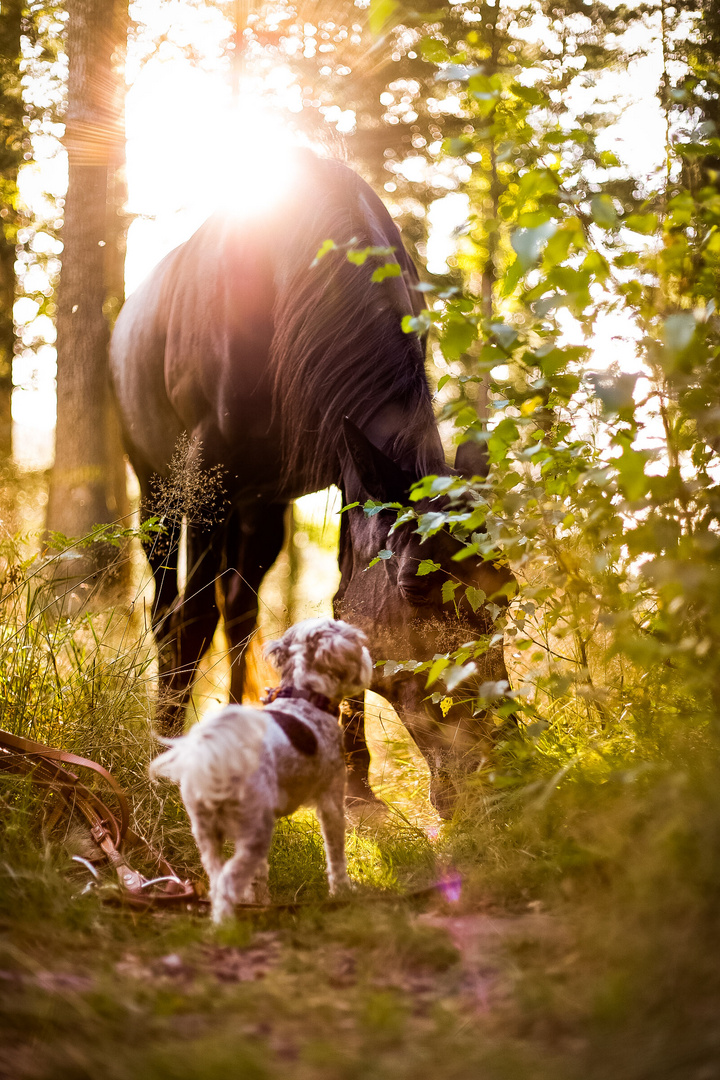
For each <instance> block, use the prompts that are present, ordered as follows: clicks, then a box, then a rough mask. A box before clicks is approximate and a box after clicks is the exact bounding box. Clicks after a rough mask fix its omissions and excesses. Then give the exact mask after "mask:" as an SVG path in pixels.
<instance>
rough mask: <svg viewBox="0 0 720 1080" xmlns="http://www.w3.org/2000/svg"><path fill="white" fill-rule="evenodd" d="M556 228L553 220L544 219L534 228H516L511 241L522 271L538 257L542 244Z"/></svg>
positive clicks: (534, 262)
mask: <svg viewBox="0 0 720 1080" xmlns="http://www.w3.org/2000/svg"><path fill="white" fill-rule="evenodd" d="M556 229H557V224H556V223H555V222H554V221H545V222H543V224H542V225H538V226H536V228H534V229H516V230H515V232H514V233H513V234H512V238H511V243H512V246H513V250H514V251H515V253H516V254H517V257H518V261H519V263H520V268H521V271H522V273H525V271H526V270H530V269H531V268H532V267H533V266H535V264H536V263H537V261H538V259H539V258H540V252H541V251H542V249H543V245H544V244H545V242H546V241H547V240H549V239H550V237H551V236H552V235H553V233H554V232H555V231H556Z"/></svg>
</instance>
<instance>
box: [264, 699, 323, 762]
mask: <svg viewBox="0 0 720 1080" xmlns="http://www.w3.org/2000/svg"><path fill="white" fill-rule="evenodd" d="M265 711H266V712H267V713H268V715H270V716H272V718H273V720H274V721H275V723H276V724H277V725H278V726H279V727H281V728H282V729H283V731H284V732H285V734H286V735H287V737H288V739H289V740H290V742H291V743H292V744H293V746H294V747H295V749H296V750H298V751H299V752H300V753H301V754H305V755H306V756H307V757H314V755H315V754H317V748H318V741H317V735H316V734H315V732H314V731H313V729H312V728H311V727H310V725H309V724H304V723H303V722H302V720H298V718H297V717H296V716H293V715H292V713H286V712H280V711H279V710H278V709H273V708H267V709H266V710H265Z"/></svg>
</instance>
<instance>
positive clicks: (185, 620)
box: [158, 525, 222, 734]
mask: <svg viewBox="0 0 720 1080" xmlns="http://www.w3.org/2000/svg"><path fill="white" fill-rule="evenodd" d="M221 537H222V529H221V528H216V529H214V530H212V531H210V530H208V529H201V528H198V527H196V526H193V525H188V527H187V538H186V551H187V581H186V584H185V589H184V590H183V595H182V598H181V599H180V600H179V601H178V603H177V604H176V605H175V607H174V609H173V611H172V612H171V614H170V617H169V620H168V621H169V634H168V636H169V637H170V638H171V640H172V649H170V650H168V658H172V659H173V660H174V665H173V666H172V667H171V668H169V667H161V671H160V701H159V702H158V725H159V726H160V728H161V730H162V732H163V734H179V733H182V729H183V726H184V719H185V706H186V704H187V700H188V697H189V695H190V689H191V687H192V682H193V679H194V677H195V671H196V669H197V666H198V664H199V662H200V660H201V659H202V657H203V656H204V654H205V653H206V652H207V650H208V649H209V648H210V644H211V642H212V639H213V635H214V633H215V627H216V626H217V621H218V616H219V611H218V606H217V602H216V599H215V579H216V577H217V575H218V572H219V569H220V552H221V547H222V543H221Z"/></svg>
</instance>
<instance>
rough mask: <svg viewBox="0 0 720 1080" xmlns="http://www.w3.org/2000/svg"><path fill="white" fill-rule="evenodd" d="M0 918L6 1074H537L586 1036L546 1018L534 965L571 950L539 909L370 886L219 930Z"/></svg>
mask: <svg viewBox="0 0 720 1080" xmlns="http://www.w3.org/2000/svg"><path fill="white" fill-rule="evenodd" d="M460 907H461V905H460ZM73 923H74V924H75V925H73ZM2 931H3V933H2V938H3V944H2V948H1V949H0V957H1V959H0V998H1V1000H2V1002H3V1005H2V1024H1V1025H0V1026H1V1027H2V1029H3V1030H4V1032H5V1034H4V1036H3V1041H4V1043H5V1046H4V1049H3V1052H2V1055H1V1060H0V1076H2V1077H3V1078H7V1080H17V1078H20V1077H22V1078H26V1077H27V1078H35V1077H43V1078H44V1077H53V1078H54V1077H58V1078H59V1077H63V1078H64V1077H68V1078H70V1077H73V1078H75V1077H78V1078H79V1077H96V1076H98V1075H103V1076H106V1077H111V1078H117V1080H129V1078H130V1077H148V1078H156V1077H157V1078H160V1077H163V1078H165V1077H167V1078H170V1077H173V1078H185V1077H187V1078H198V1080H200V1078H209V1080H212V1078H214V1077H216V1076H217V1077H218V1078H219V1077H221V1076H222V1077H234V1076H238V1077H243V1078H245V1077H249V1078H255V1077H257V1078H258V1080H260V1078H262V1080H264V1078H274V1077H281V1076H299V1077H308V1078H313V1080H315V1078H317V1080H320V1078H328V1080H330V1078H333V1080H334V1078H346V1077H347V1078H348V1080H350V1078H355V1077H378V1078H384V1077H388V1078H390V1077H393V1078H403V1077H408V1078H410V1077H422V1076H428V1077H430V1076H433V1077H442V1078H445V1077H447V1078H450V1077H458V1078H464V1077H468V1078H469V1077H489V1078H496V1077H497V1078H506V1077H532V1076H535V1075H537V1076H547V1075H559V1073H557V1072H556V1071H555V1069H554V1068H553V1067H552V1063H553V1061H555V1060H556V1059H558V1058H559V1057H562V1058H563V1059H565V1061H566V1064H567V1057H568V1055H570V1057H573V1056H575V1055H578V1054H580V1055H581V1056H582V1051H583V1049H584V1045H583V1043H582V1041H578V1039H577V1037H575V1036H569V1035H567V1033H563V1032H562V1031H558V1030H552V1029H550V1028H548V1029H547V1030H542V1026H540V1027H538V1024H537V1023H535V1021H534V1020H533V1017H532V1012H533V1010H532V1007H531V1001H530V998H528V995H527V994H526V993H525V989H524V984H525V983H526V982H527V981H528V980H531V979H532V973H533V970H536V969H537V968H538V967H542V968H543V969H544V970H545V971H547V970H548V969H549V968H550V969H552V970H554V971H555V972H556V973H557V972H561V971H562V968H563V965H564V964H567V963H568V962H572V957H568V949H567V944H566V942H565V941H564V934H563V931H562V924H561V922H560V921H559V920H557V919H556V918H554V917H552V916H550V915H548V914H545V913H541V912H538V911H524V912H516V913H509V912H502V911H498V910H494V911H485V912H481V911H465V910H462V909H461V910H454V909H453V907H452V906H451V905H448V904H447V903H444V902H442V901H433V902H432V903H431V904H430V906H429V907H426V908H425V910H418V909H417V907H413V905H411V904H408V903H404V902H402V901H398V900H395V901H392V900H391V901H388V902H377V901H376V902H374V903H368V902H367V901H365V902H363V901H362V900H358V901H357V902H351V903H350V904H348V905H347V906H346V907H343V908H339V909H334V910H323V908H322V907H321V906H315V907H313V906H309V907H307V908H303V909H301V910H300V911H298V912H295V913H293V914H288V913H286V912H282V913H277V914H275V913H270V914H265V915H262V916H257V915H256V916H253V917H252V918H249V919H239V920H238V921H237V922H236V923H235V924H234V925H232V926H227V927H225V928H222V929H220V930H218V929H215V928H213V927H212V926H211V925H210V923H209V921H208V919H207V918H206V917H204V918H203V917H200V916H197V915H195V916H193V915H188V914H180V913H170V912H168V911H164V912H153V913H152V914H148V913H145V914H137V913H132V912H129V911H123V910H117V909H111V908H107V907H105V908H100V907H98V906H97V905H95V904H93V903H92V901H85V902H80V903H79V905H78V909H77V911H76V912H75V913H74V916H73V914H72V913H69V912H67V911H65V912H64V913H63V917H61V918H60V919H59V920H58V921H57V922H55V924H54V920H52V919H48V920H46V921H44V922H43V923H38V922H35V923H30V924H24V922H23V920H22V919H20V920H19V921H18V922H14V923H13V925H12V926H10V925H8V924H7V923H6V924H5V925H4V926H2ZM562 1071H563V1072H565V1068H563V1070H562ZM572 1071H573V1072H574V1070H572Z"/></svg>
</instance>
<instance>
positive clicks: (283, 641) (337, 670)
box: [265, 619, 372, 701]
mask: <svg viewBox="0 0 720 1080" xmlns="http://www.w3.org/2000/svg"><path fill="white" fill-rule="evenodd" d="M366 646H367V638H366V637H365V635H364V634H363V632H362V630H358V629H357V627H355V626H350V624H349V623H346V622H341V621H340V620H339V619H305V620H304V621H303V622H299V623H296V624H295V626H291V627H290V629H289V630H287V631H286V632H285V633H284V634H283V636H282V637H281V638H280V639H279V640H278V641H270V642H268V644H267V645H266V647H265V655H266V656H267V657H269V658H270V659H271V660H272V662H273V663H274V664H275V666H276V667H277V668H278V669H279V671H280V673H281V678H282V682H283V684H286V685H287V684H290V685H292V686H296V687H297V688H298V689H299V690H312V691H313V692H314V693H316V694H324V695H325V697H328V698H330V699H331V700H333V701H340V700H341V699H342V698H345V697H351V696H352V695H353V694H357V693H359V692H360V691H361V690H364V689H365V688H366V687H367V686H369V685H370V681H371V679H372V660H371V659H370V653H369V652H368V650H367V648H366Z"/></svg>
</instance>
